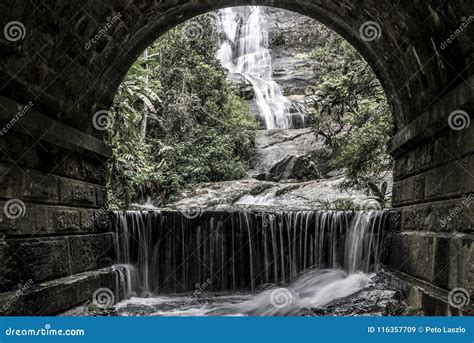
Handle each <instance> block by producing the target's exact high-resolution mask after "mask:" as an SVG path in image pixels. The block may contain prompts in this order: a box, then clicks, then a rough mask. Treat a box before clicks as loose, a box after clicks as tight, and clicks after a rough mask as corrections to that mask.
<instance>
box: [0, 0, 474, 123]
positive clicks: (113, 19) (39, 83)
mask: <svg viewBox="0 0 474 343" xmlns="http://www.w3.org/2000/svg"><path fill="white" fill-rule="evenodd" d="M250 4H253V5H266V6H274V7H279V8H284V9H288V10H293V11H296V12H299V13H302V14H305V15H308V16H310V17H313V18H314V19H317V20H319V21H320V22H322V23H323V24H325V25H327V26H328V27H330V28H332V29H333V30H335V31H336V32H338V33H339V34H341V35H342V36H343V37H344V38H346V39H347V40H348V41H349V42H350V43H352V44H353V45H354V46H355V47H356V48H357V49H358V50H359V52H360V53H361V54H362V55H363V56H364V57H365V59H366V60H367V61H368V62H369V64H370V65H371V66H372V68H373V69H374V71H375V72H376V74H377V76H378V77H379V79H380V80H381V82H382V84H383V86H384V89H385V91H386V93H387V96H388V98H389V101H390V103H391V105H392V108H393V110H394V113H395V117H396V123H397V127H398V128H400V127H402V126H404V125H406V124H408V123H409V122H411V121H412V120H413V119H414V118H415V117H416V116H418V115H419V114H421V113H422V112H424V111H425V110H426V109H427V108H428V107H429V106H430V105H431V104H432V103H433V102H435V101H436V100H437V99H439V98H440V97H441V96H442V95H443V94H446V93H447V92H449V91H450V90H451V89H453V88H454V87H456V86H457V85H458V84H460V83H461V82H463V80H466V79H467V78H468V77H469V75H472V71H473V69H474V68H473V65H472V62H473V55H474V50H473V44H472V41H473V40H474V35H473V31H474V29H473V28H474V24H472V20H474V17H472V16H471V17H470V16H469V15H467V14H470V13H473V7H474V5H473V4H474V3H473V2H472V1H471V0H457V1H434V0H433V1H427V0H423V1H420V0H413V1H393V0H365V1H350V0H341V1H329V0H308V1H294V0H273V1H265V0H208V1H204V0H193V1H186V0H183V1H181V0H173V1H172V0H154V1H150V0H149V1H133V0H120V1H118V0H101V1H97V0H88V1H59V0H54V1H49V0H48V1H45V0H42V1H39V0H38V1H37V0H29V1H25V0H3V1H2V2H1V4H0V13H2V16H1V17H2V21H3V22H2V26H3V28H4V30H3V34H2V35H0V45H1V47H0V51H1V52H0V54H1V58H0V69H1V73H0V79H1V84H2V88H1V93H2V94H3V95H5V96H8V97H10V98H12V99H14V100H17V101H21V102H23V103H28V102H29V101H32V102H33V103H34V104H35V109H36V110H38V111H41V112H43V113H44V114H46V115H48V116H51V117H53V118H58V119H60V120H61V121H62V122H64V123H66V124H68V125H71V126H73V127H76V128H79V129H81V130H84V131H90V130H91V129H90V118H91V117H92V115H93V113H94V112H96V111H98V110H104V109H108V108H109V107H110V105H111V102H112V100H113V97H114V95H115V92H116V89H117V87H118V85H119V84H120V81H121V80H122V78H123V77H124V75H125V74H126V72H127V71H128V69H129V68H130V66H131V64H132V63H133V62H134V61H135V59H136V58H137V57H138V56H139V54H140V53H141V52H142V51H143V50H144V49H145V48H146V47H147V46H149V45H150V44H152V43H153V42H154V41H155V40H156V39H157V38H159V37H160V35H162V34H163V33H164V32H166V31H167V30H169V29H170V28H172V27H174V26H175V25H177V24H179V23H182V22H184V21H185V20H187V19H189V18H192V17H193V16H196V15H198V14H201V13H205V12H208V11H212V10H216V9H219V8H223V7H228V6H235V5H250ZM14 29H15V30H16V31H15V30H14ZM453 36H454V39H450V37H451V38H453Z"/></svg>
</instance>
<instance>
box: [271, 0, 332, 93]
mask: <svg viewBox="0 0 474 343" xmlns="http://www.w3.org/2000/svg"><path fill="white" fill-rule="evenodd" d="M265 11H266V13H267V14H268V16H269V19H270V20H269V24H270V30H269V32H270V47H271V55H272V64H273V77H274V80H275V81H276V82H277V83H278V84H279V85H280V86H282V87H283V90H284V93H285V95H286V96H294V95H304V94H305V89H306V87H307V86H308V84H309V83H315V82H317V80H318V78H319V74H318V73H316V72H315V70H317V62H316V61H314V60H312V59H310V58H309V54H310V52H311V51H312V50H313V49H314V48H315V47H317V46H318V45H319V44H321V40H322V39H323V32H324V28H323V26H322V25H321V24H319V23H318V22H317V21H315V20H314V19H311V18H309V17H306V16H302V15H300V14H298V13H295V12H290V11H286V10H280V9H276V8H271V7H267V8H265Z"/></svg>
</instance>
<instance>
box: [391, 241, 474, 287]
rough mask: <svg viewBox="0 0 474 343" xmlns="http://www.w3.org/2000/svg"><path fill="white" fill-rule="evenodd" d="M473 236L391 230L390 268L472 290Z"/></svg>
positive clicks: (440, 284) (473, 285) (430, 281)
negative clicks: (393, 231) (396, 231)
mask: <svg viewBox="0 0 474 343" xmlns="http://www.w3.org/2000/svg"><path fill="white" fill-rule="evenodd" d="M473 239H474V236H473V235H470V234H435V233H416V232H410V233H391V234H390V235H389V239H388V240H387V241H386V242H387V244H390V247H389V249H390V250H389V256H387V259H386V263H387V265H388V266H389V267H390V268H393V269H395V270H398V271H401V272H403V273H406V274H408V275H411V276H413V277H415V278H418V279H420V280H423V281H426V282H428V283H430V284H433V285H435V286H437V287H440V288H443V289H447V290H450V289H453V288H464V289H466V290H467V291H468V292H469V293H471V294H472V293H473V292H474V263H473V262H474V245H473Z"/></svg>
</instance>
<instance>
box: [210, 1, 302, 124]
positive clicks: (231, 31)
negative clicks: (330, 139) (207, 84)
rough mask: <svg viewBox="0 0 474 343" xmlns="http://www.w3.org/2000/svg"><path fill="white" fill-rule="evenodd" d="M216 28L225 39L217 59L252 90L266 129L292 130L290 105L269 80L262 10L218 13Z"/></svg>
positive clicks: (234, 9) (265, 17) (267, 32)
mask: <svg viewBox="0 0 474 343" xmlns="http://www.w3.org/2000/svg"><path fill="white" fill-rule="evenodd" d="M217 26H218V29H219V30H220V32H222V33H223V34H224V35H225V39H223V41H222V43H221V47H220V49H219V51H218V58H219V60H220V61H221V63H222V65H223V66H224V67H225V68H226V69H228V70H229V72H230V73H232V74H239V75H241V76H243V77H244V78H245V80H247V81H248V82H249V83H250V84H251V85H252V86H253V89H254V92H255V103H256V108H257V110H258V115H259V116H260V117H261V118H262V120H263V122H264V124H265V128H266V129H268V130H272V129H290V128H292V119H291V117H292V116H291V113H290V109H291V106H292V104H291V101H290V100H289V99H288V98H286V97H285V96H284V95H283V92H282V90H281V88H280V86H279V85H278V84H277V83H276V82H275V81H274V80H273V77H272V74H273V67H272V57H271V54H270V50H269V31H268V28H269V25H268V16H267V15H266V13H265V11H264V8H262V7H258V6H250V7H249V6H247V7H235V8H227V9H223V10H220V11H218V23H217ZM302 120H303V121H304V118H302Z"/></svg>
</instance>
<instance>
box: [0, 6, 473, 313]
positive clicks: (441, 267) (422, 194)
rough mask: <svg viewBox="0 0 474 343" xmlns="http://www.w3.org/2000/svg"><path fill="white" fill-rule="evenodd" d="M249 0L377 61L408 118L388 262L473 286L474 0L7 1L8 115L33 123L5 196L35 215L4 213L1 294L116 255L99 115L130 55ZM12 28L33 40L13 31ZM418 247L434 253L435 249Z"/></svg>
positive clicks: (8, 156)
mask: <svg viewBox="0 0 474 343" xmlns="http://www.w3.org/2000/svg"><path fill="white" fill-rule="evenodd" d="M236 5H265V6H273V7H278V8H283V9H288V10H291V11H295V12H298V13H301V14H304V15H307V16H310V17H312V18H314V19H316V20H318V21H320V22H322V23H323V24H325V25H326V26H328V27H330V28H332V29H333V30H334V31H336V32H338V33H339V34H341V35H342V36H343V37H344V38H345V39H347V40H348V41H349V42H350V43H351V44H352V45H353V46H354V47H355V48H356V49H357V50H358V51H359V52H360V53H361V54H362V55H363V56H364V58H365V59H366V60H367V61H368V62H369V64H370V65H371V66H372V68H373V69H374V71H375V73H376V74H377V76H378V77H379V79H380V80H381V83H382V85H383V87H384V89H385V91H386V94H387V96H388V99H389V102H390V103H391V105H392V110H393V113H394V116H395V120H396V133H395V135H394V137H393V139H392V140H391V142H390V143H389V149H390V152H391V153H392V154H393V156H394V157H395V161H396V165H395V173H394V178H395V185H394V207H395V210H394V211H393V215H392V219H393V220H392V227H393V228H394V231H393V232H392V233H390V235H389V239H388V243H387V246H388V247H389V248H388V249H387V250H388V252H387V257H386V262H387V265H389V266H392V267H393V268H394V269H397V270H398V271H399V272H400V273H401V274H403V275H404V276H406V278H412V279H413V280H420V281H421V282H424V283H425V284H426V287H428V288H429V287H432V286H433V285H435V286H437V287H439V288H441V289H444V290H450V289H452V288H456V287H464V288H466V289H468V290H469V291H470V292H472V290H473V289H472V285H473V284H474V282H473V281H474V279H473V278H474V272H473V263H472V258H473V257H472V256H473V248H472V221H473V215H472V210H470V208H469V205H466V199H470V198H469V196H470V195H471V194H472V192H473V187H474V182H473V180H474V178H473V176H472V170H474V168H473V166H474V159H473V156H472V152H473V150H474V141H473V139H472V137H474V135H473V127H474V125H466V124H464V125H463V127H462V128H461V129H460V128H459V127H455V129H452V127H453V125H450V124H452V123H451V122H450V121H449V118H453V117H452V116H451V114H453V113H454V114H456V115H459V114H461V118H463V119H464V120H465V122H467V123H469V121H470V118H471V113H472V108H473V91H472V89H473V88H472V83H473V76H472V74H473V70H474V66H473V56H474V50H473V49H474V48H473V44H472V37H473V36H474V35H473V28H474V25H472V24H471V22H472V21H473V19H474V18H473V17H472V15H471V13H473V4H472V1H468V0H459V1H457V2H456V4H454V3H452V2H438V1H423V2H414V3H410V4H408V3H405V2H401V1H400V2H396V3H393V2H392V1H389V0H384V1H380V0H365V1H362V0H354V1H349V0H341V1H328V0H308V1H303V0H298V1H290V0H193V1H180V0H154V1H132V0H121V1H112V0H107V1H100V2H97V1H85V2H63V3H54V4H51V3H49V4H48V2H42V3H34V2H31V1H27V0H21V1H15V2H14V1H4V2H3V3H2V4H0V13H2V17H1V19H2V26H3V28H4V32H3V35H1V36H0V47H1V54H2V59H1V61H0V81H1V85H2V87H1V91H0V93H1V95H2V96H1V97H0V105H1V106H0V120H1V121H2V123H3V124H10V123H12V120H13V119H14V118H17V120H21V121H20V123H21V125H12V129H11V131H10V130H7V131H9V132H3V131H2V132H3V133H4V134H2V135H1V137H0V142H1V144H0V148H1V150H2V155H1V159H0V162H1V165H0V169H1V171H2V173H1V179H0V180H1V181H2V186H3V187H2V189H1V190H0V198H1V200H2V205H3V204H5V203H6V202H7V201H8V200H10V199H12V198H14V199H20V200H22V202H23V203H24V204H25V207H26V210H27V211H26V215H24V216H23V217H21V218H18V219H16V220H10V219H8V218H7V219H5V220H2V222H0V230H1V231H0V233H1V234H2V235H5V237H6V239H5V240H2V241H1V245H0V261H2V265H3V273H0V279H1V281H2V282H1V283H2V285H3V287H4V288H3V289H0V292H10V291H12V290H13V289H14V285H15V284H17V283H18V282H19V281H21V282H26V281H27V280H29V279H30V278H31V279H32V280H33V281H35V282H42V281H51V280H54V279H57V278H61V277H67V276H71V275H76V274H80V273H83V272H87V271H90V270H96V269H99V268H102V267H106V266H108V265H110V264H111V259H112V257H111V255H106V256H104V258H101V259H97V258H95V257H94V256H93V255H94V254H95V253H97V254H99V255H101V256H103V254H100V253H99V252H101V251H103V250H104V246H107V245H108V244H109V245H110V241H111V239H112V238H111V235H110V234H109V233H108V232H107V231H108V230H107V225H108V220H107V218H106V216H105V215H104V210H103V205H104V204H105V201H106V197H105V188H104V185H105V177H104V170H103V169H104V168H103V165H104V162H105V161H106V160H107V158H108V157H110V150H109V149H108V148H107V147H106V146H104V145H103V143H101V141H100V138H101V132H98V131H97V130H96V129H94V127H93V126H92V120H91V119H92V116H93V114H94V113H96V112H97V111H100V110H107V109H108V108H109V107H110V105H111V103H112V100H113V97H114V95H115V91H116V89H117V87H118V85H119V83H120V81H121V80H122V78H123V77H124V75H125V74H126V72H127V71H128V69H129V67H130V66H131V64H132V63H133V62H134V61H135V60H136V58H137V57H138V56H139V54H140V53H141V52H142V51H143V50H144V49H145V48H146V47H147V46H149V45H150V44H151V43H152V42H153V41H155V40H156V39H157V38H158V37H159V36H160V35H161V34H163V33H164V32H166V31H167V30H168V29H170V28H172V27H174V26H175V25H177V24H179V23H182V22H184V21H185V20H187V19H189V18H191V17H193V16H196V15H198V14H202V13H205V12H208V11H211V10H216V9H218V8H224V7H229V6H236ZM117 16H118V17H119V20H118V21H117V22H114V21H113V20H114V18H116V17H117ZM10 23H16V25H17V28H19V30H20V31H19V32H20V36H15V35H14V33H8V32H7V26H8V25H9V24H10ZM18 23H19V24H20V25H19V24H18ZM110 23H112V25H108V24H110ZM367 23H371V24H372V25H374V27H377V26H378V27H379V28H380V32H378V33H380V37H378V36H377V37H376V39H371V38H370V37H369V39H367V38H365V37H363V35H362V34H361V29H362V28H363V27H364V25H366V24H367ZM378 33H376V34H377V35H378ZM97 37H98V38H97ZM93 40H95V41H94V44H90V47H89V48H87V47H86V45H87V43H90V42H92V41H93ZM30 102H31V104H32V106H31V107H32V109H28V111H27V113H26V114H24V115H23V114H22V115H21V116H19V115H18V113H19V112H18V110H17V105H18V104H23V105H25V104H29V103H30ZM18 117H20V118H18ZM458 117H459V116H458ZM456 209H459V210H457V211H456V213H457V215H456V217H455V218H454V219H452V218H451V217H450V214H451V213H452V211H453V210H456ZM440 218H441V219H440ZM453 232H461V233H462V235H461V236H454V235H453ZM390 247H391V248H390ZM419 249H423V251H426V255H425V256H423V258H422V257H421V256H420V255H419ZM51 251H52V252H54V254H52V253H51ZM447 251H449V253H447ZM42 254H46V256H49V258H46V257H42V258H39V257H40V256H41V255H42ZM15 256H17V257H18V258H16V257H15ZM65 261H67V263H66V262H65ZM401 261H403V263H400V262H401ZM100 275H101V276H99V277H97V276H90V279H89V281H88V282H89V284H94V283H96V284H98V283H100V282H102V281H103V279H107V278H109V277H110V275H109V274H107V273H105V272H104V274H100ZM101 280H102V281H101ZM413 280H412V281H413ZM412 283H413V282H412ZM420 287H421V286H420ZM420 287H419V288H420ZM426 287H425V288H426ZM85 296H86V295H85V294H82V295H78V294H76V297H77V299H76V300H74V299H72V300H68V301H69V303H71V302H78V301H79V298H81V297H82V298H84V297H85ZM87 296H89V295H87ZM68 301H66V300H65V303H67V302H68ZM64 306H65V305H64Z"/></svg>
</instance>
